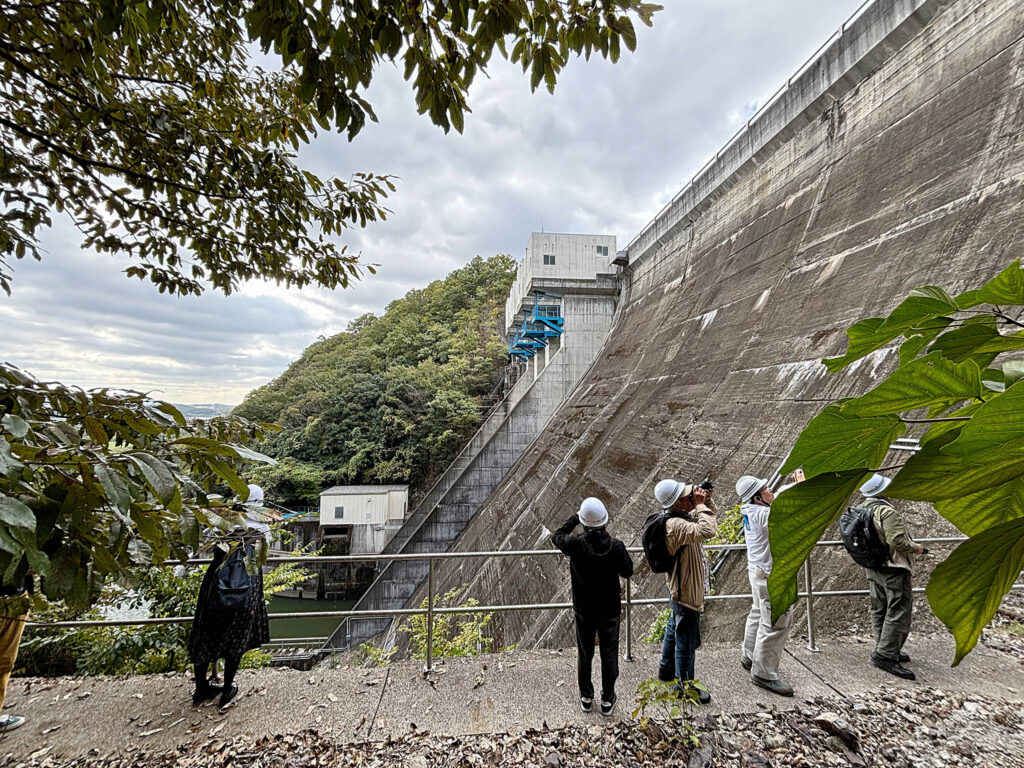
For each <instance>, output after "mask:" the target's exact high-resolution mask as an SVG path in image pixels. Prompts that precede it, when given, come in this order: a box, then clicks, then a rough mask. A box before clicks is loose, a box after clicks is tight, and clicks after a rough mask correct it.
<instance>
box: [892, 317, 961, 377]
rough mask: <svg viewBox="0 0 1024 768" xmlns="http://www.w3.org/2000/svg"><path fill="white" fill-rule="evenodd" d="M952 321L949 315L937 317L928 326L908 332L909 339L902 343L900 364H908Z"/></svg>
mask: <svg viewBox="0 0 1024 768" xmlns="http://www.w3.org/2000/svg"><path fill="white" fill-rule="evenodd" d="M951 322H952V320H950V318H948V317H936V318H935V319H933V320H930V321H929V322H928V325H927V327H925V328H923V329H921V330H920V331H916V332H908V333H907V340H906V341H904V342H903V343H902V344H900V365H906V364H907V363H909V362H910V361H911V360H913V359H914V358H915V357H917V356H918V355H919V354H921V352H922V350H924V348H925V347H927V346H928V345H929V344H931V343H932V341H933V340H934V339H935V337H936V336H938V335H939V334H940V333H942V332H943V331H944V330H945V329H946V328H947V327H949V324H950V323H951Z"/></svg>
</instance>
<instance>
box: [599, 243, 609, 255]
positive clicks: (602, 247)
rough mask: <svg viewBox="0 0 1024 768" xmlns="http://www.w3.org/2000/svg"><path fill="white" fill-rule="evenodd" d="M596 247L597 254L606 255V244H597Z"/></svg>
mask: <svg viewBox="0 0 1024 768" xmlns="http://www.w3.org/2000/svg"><path fill="white" fill-rule="evenodd" d="M596 247H597V255H598V256H607V255H608V246H607V245H598V246H596Z"/></svg>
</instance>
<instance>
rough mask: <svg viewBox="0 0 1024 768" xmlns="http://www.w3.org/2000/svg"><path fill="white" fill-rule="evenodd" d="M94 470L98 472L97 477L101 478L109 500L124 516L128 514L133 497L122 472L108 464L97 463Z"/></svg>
mask: <svg viewBox="0 0 1024 768" xmlns="http://www.w3.org/2000/svg"><path fill="white" fill-rule="evenodd" d="M93 472H94V473H95V474H96V479H97V480H99V483H100V487H101V488H102V489H103V493H104V495H105V496H106V497H107V501H109V502H110V503H111V504H113V505H114V508H115V509H116V510H117V511H118V512H120V513H121V515H122V516H123V515H127V514H128V508H129V506H130V505H131V501H132V497H131V494H130V493H129V491H128V484H127V483H125V480H124V478H123V477H122V476H121V473H120V472H118V471H117V470H116V469H111V468H110V467H109V466H107V465H106V464H96V465H95V466H94V467H93Z"/></svg>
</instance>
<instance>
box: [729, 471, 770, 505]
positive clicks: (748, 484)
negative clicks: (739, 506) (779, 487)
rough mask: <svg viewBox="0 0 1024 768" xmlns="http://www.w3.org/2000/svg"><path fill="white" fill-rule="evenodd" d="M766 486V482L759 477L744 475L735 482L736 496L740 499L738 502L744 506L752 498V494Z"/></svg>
mask: <svg viewBox="0 0 1024 768" xmlns="http://www.w3.org/2000/svg"><path fill="white" fill-rule="evenodd" d="M766 485H768V481H767V480H762V479H761V478H759V477H754V476H753V475H744V476H743V477H741V478H740V479H739V480H737V481H736V495H737V496H739V497H740V501H741V502H743V503H744V504H746V503H747V502H748V501H750V499H751V498H753V496H754V494H755V493H757V492H758V491H760V490H761V489H762V488H764V487H765V486H766Z"/></svg>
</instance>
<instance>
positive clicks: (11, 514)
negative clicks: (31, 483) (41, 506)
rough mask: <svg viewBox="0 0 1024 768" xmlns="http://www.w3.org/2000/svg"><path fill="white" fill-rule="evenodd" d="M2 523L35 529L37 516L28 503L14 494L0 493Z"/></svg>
mask: <svg viewBox="0 0 1024 768" xmlns="http://www.w3.org/2000/svg"><path fill="white" fill-rule="evenodd" d="M0 523H3V524H4V525H7V526H10V527H11V528H24V529H27V530H30V531H35V529H36V516H35V515H34V514H33V513H32V510H31V508H29V506H28V505H27V504H25V503H23V502H21V501H19V500H18V499H16V498H14V497H13V496H7V495H6V494H3V493H0ZM33 535H34V534H33Z"/></svg>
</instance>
